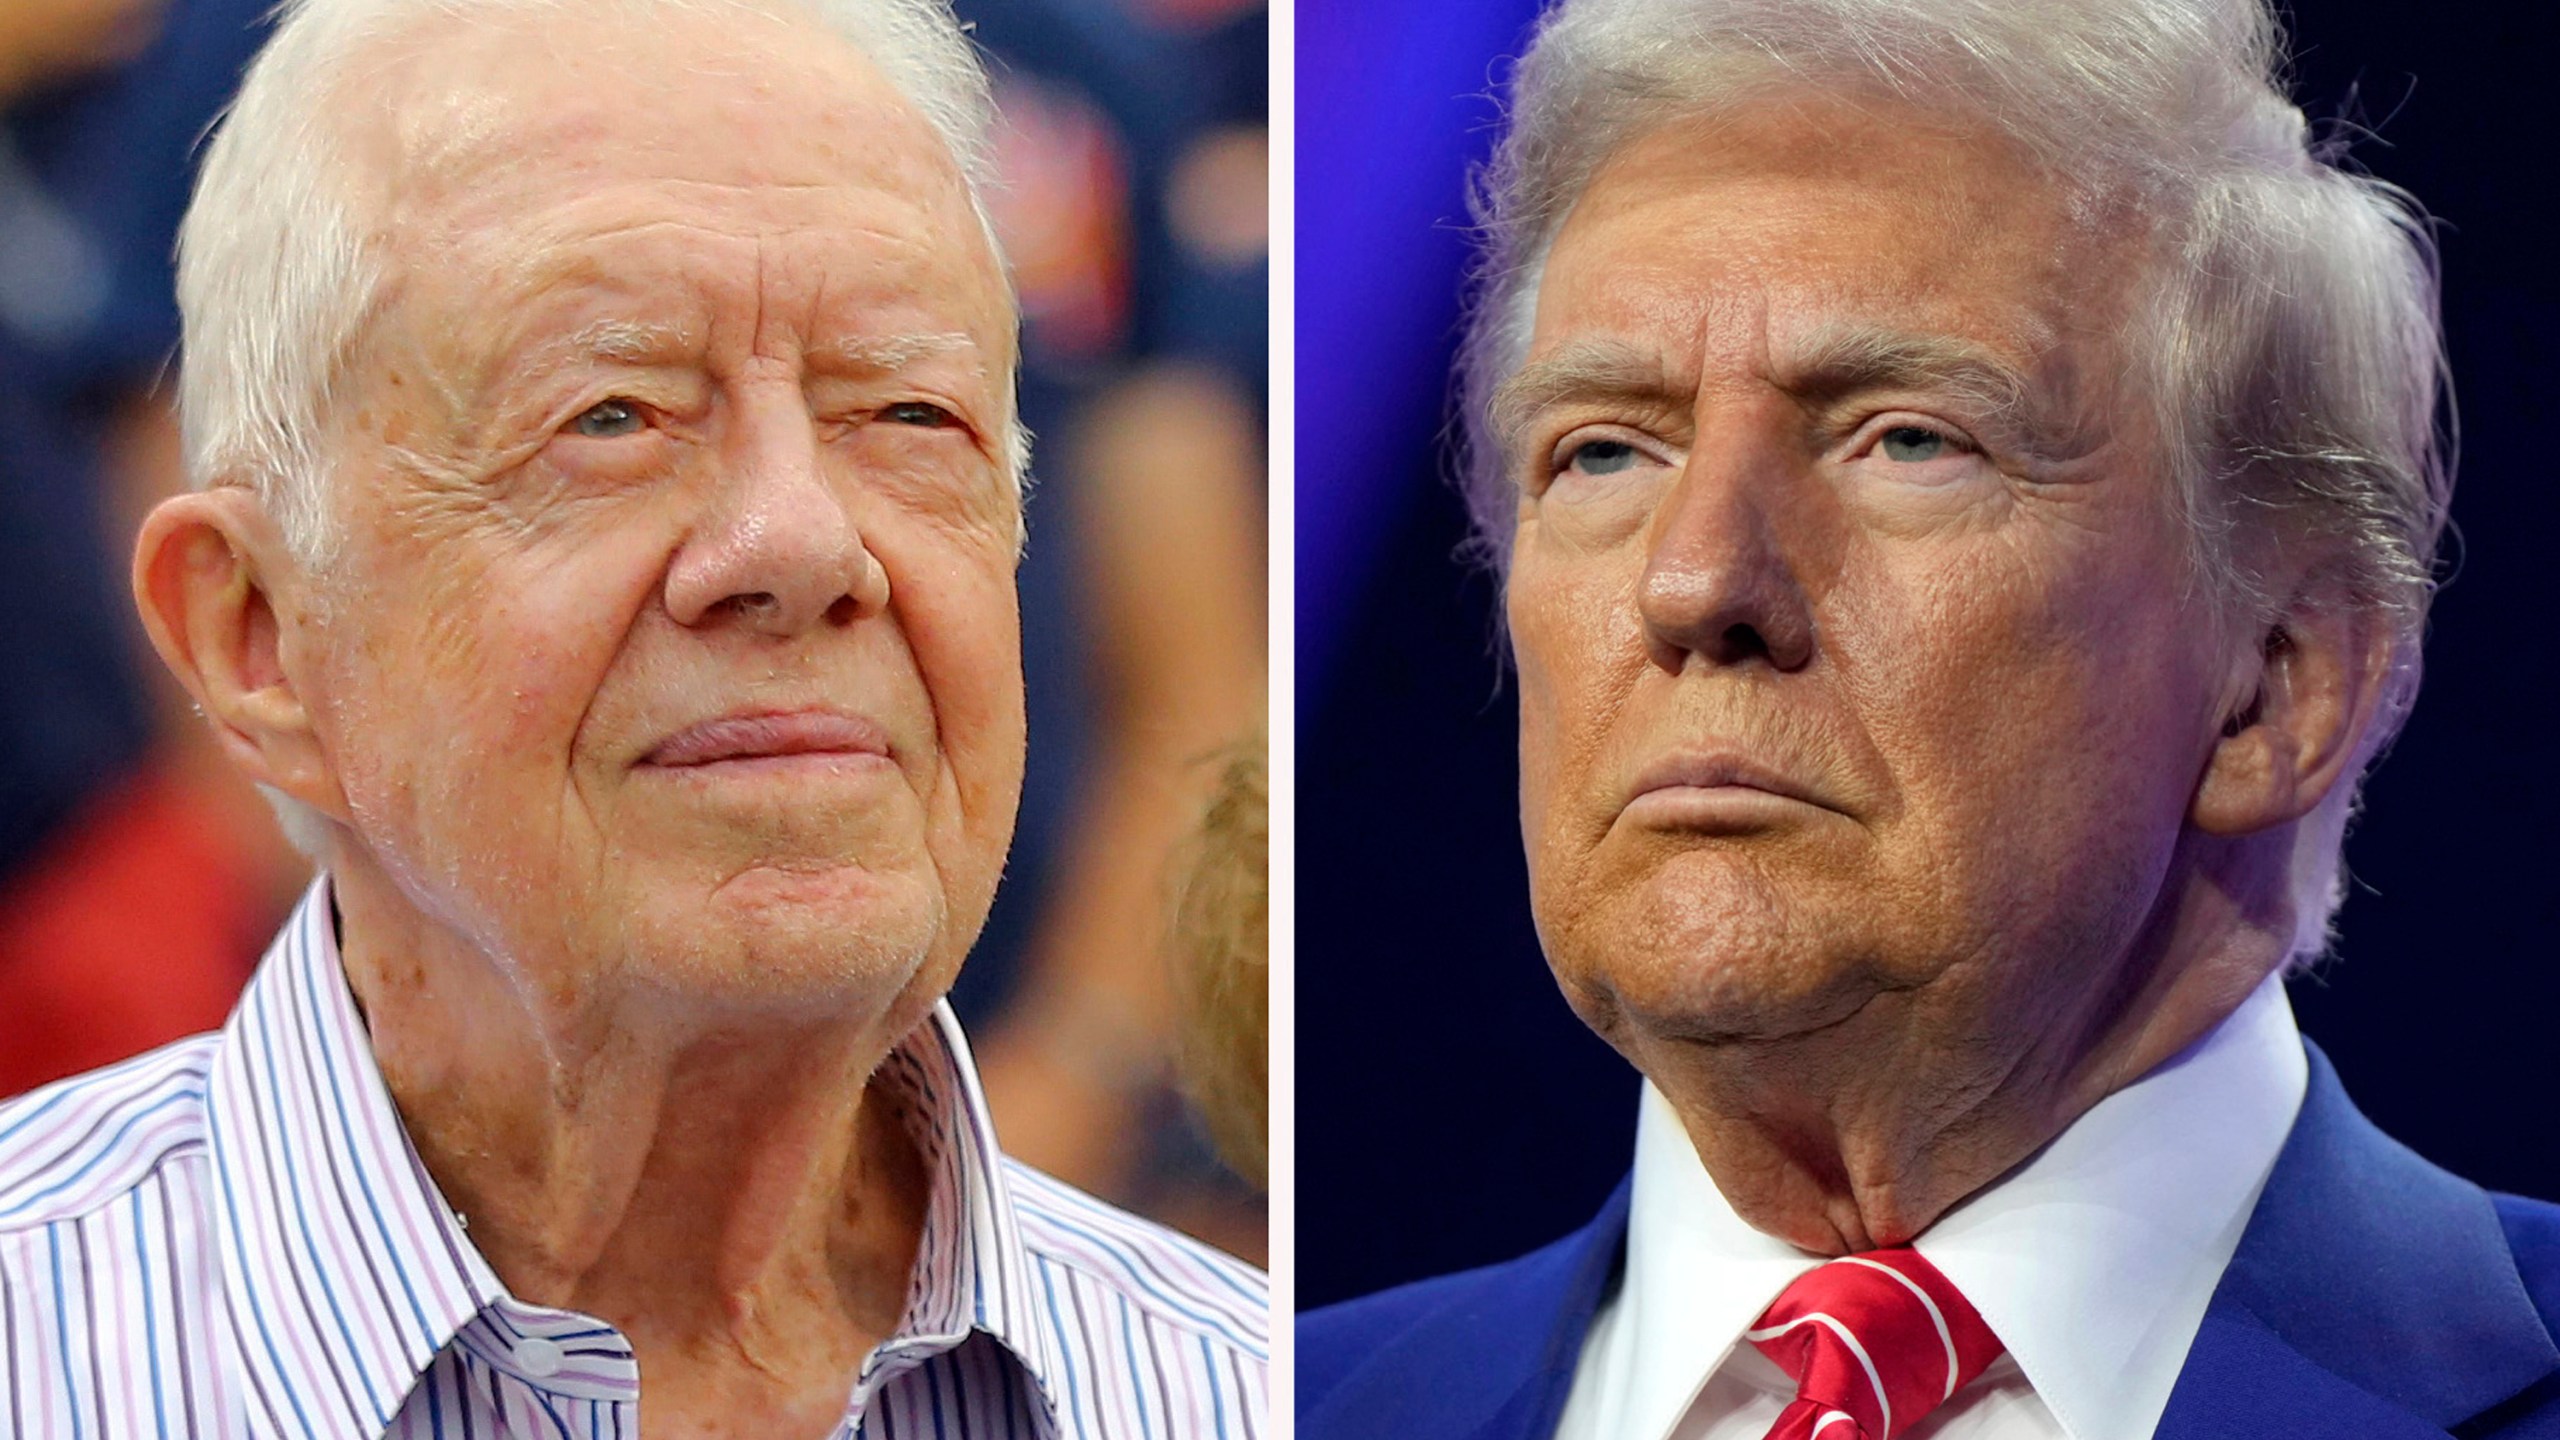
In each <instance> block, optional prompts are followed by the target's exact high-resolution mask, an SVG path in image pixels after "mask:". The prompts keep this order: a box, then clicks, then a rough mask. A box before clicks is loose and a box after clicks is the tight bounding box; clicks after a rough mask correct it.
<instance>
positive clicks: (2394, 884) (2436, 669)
mask: <svg viewBox="0 0 2560 1440" xmlns="http://www.w3.org/2000/svg"><path fill="white" fill-rule="evenodd" d="M1533 8H1534V7H1533V6H1532V5H1531V4H1529V3H1525V0H1305V3H1303V4H1301V5H1300V7H1299V11H1298V55H1299V64H1298V124H1299V141H1298V177H1297V178H1298V216H1299V220H1298V225H1299V247H1300V248H1299V279H1298V316H1297V320H1298V342H1297V353H1298V374H1297V383H1298V392H1297V393H1298V416H1297V425H1298V454H1299V473H1298V476H1297V484H1298V487H1299V488H1298V496H1299V501H1298V504H1299V509H1298V526H1299V544H1298V557H1297V565H1298V590H1299V597H1300V598H1299V641H1298V647H1299V648H1298V657H1297V658H1298V664H1299V696H1300V701H1299V705H1300V711H1299V716H1298V747H1299V761H1298V773H1299V817H1298V823H1299V841H1298V869H1297V876H1298V955H1297V977H1298V978H1297V985H1298V1009H1297V1013H1298V1047H1299V1051H1298V1064H1297V1077H1298V1103H1297V1114H1298V1211H1297V1213H1298V1247H1297V1253H1298V1257H1299V1269H1298V1297H1299V1301H1300V1303H1301V1304H1302V1305H1306V1306H1314V1305H1319V1304H1323V1303H1325V1302H1327V1301H1330V1300H1336V1299H1341V1298H1343V1297H1345V1296H1349V1295H1353V1294H1357V1293H1361V1292H1363V1291H1366V1290H1371V1289H1375V1288H1377V1287H1379V1286H1382V1285H1386V1284H1389V1283H1393V1282H1396V1281H1400V1280H1405V1279H1410V1278H1414V1277H1417V1276H1421V1275H1425V1274H1431V1273H1436V1272H1440V1271H1445V1270H1450V1269H1455V1268H1459V1267H1462V1266H1467V1265H1473V1264H1480V1263H1484V1262H1487V1261H1491V1260H1495V1259H1499V1258H1503V1257H1505V1256H1508V1255H1512V1254H1516V1253H1518V1252H1520V1251H1522V1250H1525V1249H1528V1248H1530V1247H1532V1246H1535V1245H1537V1244H1540V1243H1543V1242H1544V1241H1546V1240H1548V1239H1551V1238H1553V1237H1554V1236H1556V1235H1558V1234H1560V1233H1562V1232H1563V1231H1565V1230H1566V1229H1568V1228H1570V1227H1571V1226H1573V1225H1576V1224H1578V1223H1580V1222H1581V1221H1582V1220H1583V1219H1585V1218H1587V1216H1588V1215H1589V1213H1590V1212H1591V1211H1592V1210H1593V1209H1594V1208H1596V1207H1597V1205H1598V1204H1599V1202H1600V1200H1601V1198H1602V1197H1603V1196H1604V1195H1605V1194H1606V1193H1607V1191H1608V1189H1609V1187H1610V1186H1611V1185H1612V1184H1614V1183H1615V1182H1616V1180H1617V1178H1618V1176H1619V1175H1620V1173H1621V1172H1622V1171H1623V1169H1624V1167H1625V1164H1626V1161H1627V1157H1628V1155H1629V1153H1630V1151H1629V1147H1630V1144H1631V1142H1632V1136H1633V1132H1634V1121H1635V1094H1636V1081H1635V1076H1634V1073H1633V1072H1632V1071H1631V1070H1629V1069H1628V1068H1627V1067H1626V1066H1625V1065H1624V1064H1623V1063H1622V1062H1621V1061H1620V1060H1619V1059H1618V1058H1617V1057H1616V1055H1615V1054H1614V1053H1613V1052H1611V1051H1609V1050H1608V1049H1606V1048H1605V1047H1604V1046H1602V1045H1601V1044H1600V1043H1599V1042H1598V1041H1597V1040H1595V1039H1593V1038H1592V1037H1591V1036H1590V1035H1589V1034H1588V1033H1587V1032H1585V1031H1584V1030H1583V1029H1582V1027H1581V1026H1580V1024H1579V1023H1578V1022H1577V1021H1575V1019H1574V1018H1573V1016H1572V1014H1571V1013H1570V1012H1569V1011H1567V1010H1566V1008H1565V1006H1564V1003H1563V1001H1562V1000H1561V999H1559V998H1558V997H1557V995H1556V993H1555V990H1554V987H1553V984H1552V982H1551V981H1550V980H1549V978H1548V976H1547V973H1546V968H1545V964H1544V962H1543V960H1542V959H1541V958H1540V956H1539V954H1538V951H1537V947H1536V944H1535V941H1534V938H1533V936H1532V933H1531V930H1530V925H1529V915H1528V907H1527V901H1526V897H1525V883H1526V881H1525V875H1524V872H1523V868H1522V862H1521V857H1520V846H1519V838H1518V818H1517V812H1516V809H1515V797H1514V787H1515V784H1516V774H1515V768H1514V767H1515V762H1514V754H1513V715H1514V709H1513V696H1512V694H1511V691H1510V689H1509V688H1508V686H1507V684H1506V683H1505V682H1504V681H1503V679H1502V678H1501V674H1500V671H1499V669H1498V667H1497V666H1496V664H1495V663H1494V659H1493V649H1492V645H1493V630H1492V622H1491V613H1492V603H1493V588H1492V586H1491V584H1490V583H1489V582H1488V581H1487V580H1486V579H1485V578H1483V577H1482V576H1479V575H1473V574H1470V573H1467V572H1465V571H1463V570H1462V569H1461V568H1460V567H1459V566H1458V565H1457V564H1456V563H1455V562H1454V561H1453V560H1452V559H1451V552H1452V550H1453V549H1454V548H1455V547H1456V546H1457V544H1458V543H1459V541H1460V539H1461V538H1462V536H1463V533H1464V531H1463V522H1462V519H1461V516H1460V512H1459V506H1458V502H1457V499H1456V496H1455V494H1454V492H1453V491H1452V490H1451V489H1450V488H1449V486H1448V485H1447V484H1446V483H1445V475H1446V471H1447V465H1448V462H1447V460H1446V458H1445V455H1444V452H1443V450H1442V448H1441V447H1440V444H1439V439H1440V436H1441V433H1442V431H1443V429H1444V426H1445V422H1446V417H1447V398H1446V395H1447V387H1446V380H1445V376H1446V375H1447V371H1448V357H1449V347H1450V341H1451V338H1452V336H1453V333H1454V326H1455V324H1456V306H1455V299H1454V296H1455V291H1456V281H1455V279H1454V273H1455V269H1456V266H1457V265H1458V263H1459V261H1460V259H1461V257H1462V256H1463V255H1464V253H1465V236H1464V234H1463V216H1464V208H1463V205H1462V203H1461V189H1460V174H1461V170H1462V167H1463V165H1464V164H1465V163H1466V161H1467V160H1469V159H1471V158H1473V157H1476V156H1479V155H1481V154H1482V153H1483V151H1484V150H1485V148H1486V147H1487V145H1488V144H1489V142H1490V139H1491V133H1492V127H1493V122H1494V114H1495V112H1494V107H1493V105H1492V104H1491V102H1490V101H1489V100H1488V99H1487V98H1486V97H1487V96H1488V94H1489V93H1490V91H1491V89H1492V87H1493V84H1494V80H1495V77H1496V75H1497V71H1496V70H1495V60H1496V57H1498V56H1501V55H1505V54H1510V53H1515V52H1516V50H1517V47H1518V44H1519V41H1520V38H1521V36H1522V34H1523V32H1524V29H1525V26H1526V23H1527V20H1528V18H1529V16H1530V14H1531V12H1532V10H1533ZM2542 12H2543V7H2541V6H2525V5H2516V6H2512V7H2510V6H2507V5H2502V4H2493V3H2487V0H2481V3H2464V4H2430V5H2410V4H2407V3H2405V0H2389V3H2382V0H2357V3H2327V4H2319V5H2305V6H2304V7H2303V8H2301V9H2300V10H2299V11H2298V12H2297V13H2294V14H2293V15H2292V16H2291V17H2290V28H2291V30H2292V33H2293V35H2294V37H2295V47H2294V48H2295V53H2296V57H2297V60H2296V66H2295V73H2296V76H2297V84H2296V87H2295V93H2296V96H2297V98H2298V99H2299V100H2300V101H2301V102H2302V103H2303V105H2304V108H2305V110H2306V111H2307V112H2308V113H2309V114H2310V115H2311V116H2312V117H2313V118H2314V120H2315V121H2316V120H2323V119H2332V118H2337V117H2341V116H2344V117H2348V118H2352V119H2355V120H2358V121H2359V122H2361V123H2363V124H2365V125H2368V126H2372V127H2375V128H2377V129H2379V131H2380V134H2381V138H2380V141H2379V142H2376V141H2373V140H2367V141H2365V142H2364V143H2362V144H2360V145H2359V146H2358V147H2357V150H2356V153H2357V154H2358V156H2359V157H2360V158H2361V160H2362V162H2363V163H2364V164H2365V165H2366V166H2367V168H2369V169H2371V170H2373V171H2374V172H2375V173H2377V174H2379V175H2381V176H2383V177H2384V178H2386V179H2389V180H2392V181H2394V182H2396V183H2398V184H2401V185H2403V186H2406V187H2407V188H2409V189H2410V190H2412V191H2414V192H2415V193H2416V194H2417V195H2418V196H2419V198H2420V199H2421V200H2422V201H2424V202H2425V204H2426V205H2427V207H2428V209H2429V210H2430V211H2431V212H2433V213H2434V214H2435V215H2437V216H2439V217H2440V218H2441V219H2442V220H2443V221H2444V222H2445V229H2444V232H2443V235H2442V244H2443V253H2444V268H2445V311H2446V328H2447V331H2448V333H2449V336H2450V341H2451V347H2452V354H2453V367H2454V374H2455V384H2456V389H2457V392H2458V395H2459V398H2460V401H2461V416H2462V428H2463V465H2462V471H2461V477H2462V478H2461V482H2460V485H2459V487H2458V489H2457V491H2456V495H2457V499H2456V501H2455V504H2454V518H2455V522H2456V524H2457V525H2458V526H2459V527H2460V531H2461V534H2460V536H2459V538H2458V541H2457V543H2456V545H2455V547H2454V549H2453V550H2452V552H2451V553H2452V554H2453V555H2454V556H2456V557H2458V558H2459V560H2460V573H2459V575H2458V577H2457V578H2456V579H2455V580H2454V582H2453V583H2452V584H2451V585H2450V586H2448V587H2447V588H2446V590H2445V591H2444V593H2443V595H2442V597H2441V598H2440V599H2439V601H2438V603H2437V606H2436V610H2435V621H2434V627H2433V635H2432V638H2431V639H2430V641H2429V643H2428V648H2427V657H2428V658H2427V668H2428V677H2427V684H2426V690H2425V694H2424V698H2423V699H2422V700H2421V701H2420V703H2419V706H2418V710H2417V713H2416V716H2415V718H2414V719H2413V720H2412V722H2411V724H2410V726H2409V729H2408V731H2407V732H2406V734H2405V735H2404V737H2403V738H2402V740H2401V741H2400V743H2399V746H2398V748H2397V750H2396V751H2395V752H2394V753H2393V755H2392V756H2391V757H2390V760H2389V762H2388V763H2387V764H2386V765H2384V766H2383V768H2382V770H2381V771H2380V773H2379V774H2378V775H2377V776H2376V777H2375V779H2374V780H2373V782H2372V784H2371V786H2370V788H2369V790H2368V799H2369V805H2368V810H2367V819H2366V821H2365V822H2364V823H2363V825H2362V826H2361V827H2360V828H2359V829H2358V830H2357V831H2356V833H2355V834H2354V836H2353V838H2352V839H2351V840H2350V842H2349V845H2348V850H2347V854H2348V859H2349V863H2350V865H2351V867H2352V869H2353V872H2354V874H2355V877H2356V880H2357V885H2356V891H2355V894H2354V897H2353V898H2352V899H2351V900H2350V901H2349V902H2348V904H2347V907H2346V910H2345V912H2344V914H2343V917H2342V924H2343V927H2344V936H2345V938H2344V941H2343V944H2342V945H2341V947H2340V954H2339V958H2338V959H2337V960H2335V961H2333V962H2331V964H2330V965H2329V966H2327V967H2326V968H2325V969H2324V970H2323V971H2322V972H2321V974H2320V975H2319V976H2317V977H2315V978H2312V979H2308V980H2299V981H2296V982H2295V983H2294V986H2293V995H2294V1004H2295V1007H2296V1010H2297V1013H2298V1014H2299V1015H2300V1017H2301V1019H2302V1023H2303V1027H2304V1029H2305V1030H2306V1031H2307V1032H2308V1033H2310V1034H2311V1035H2312V1036H2313V1037H2314V1038H2315V1039H2317V1040H2318V1041H2319V1042H2320V1043H2321V1044H2322V1045H2323V1046H2324V1047H2326V1049H2327V1050H2328V1052H2329V1054H2330V1055H2331V1057H2332V1058H2334V1059H2335V1060H2336V1061H2337V1064H2338V1068H2339V1070H2340V1072H2341V1074H2342V1075H2343V1076H2344V1077H2345V1079H2346V1081H2347V1084H2348V1087H2349V1089H2350V1090H2351V1091H2352V1092H2353V1094H2354V1095H2355V1096H2356V1098H2357V1100H2358V1102H2359V1103H2360V1104H2361V1105H2362V1106H2363V1107H2364V1109H2365V1110H2366V1112H2367V1113H2368V1114H2370V1115H2372V1116H2373V1117H2374V1119H2375V1120H2377V1121H2378V1122H2379V1123H2380V1124H2382V1125H2383V1127H2384V1128H2386V1129H2388V1130H2390V1131H2391V1132H2393V1133H2394V1134H2396V1135H2398V1136H2400V1137H2401V1138H2402V1139H2403V1140H2405V1141H2407V1142H2408V1143H2410V1144H2411V1145H2413V1146H2415V1147H2416V1148H2417V1149H2418V1150H2419V1151H2420V1152H2421V1153H2423V1154H2425V1155H2426V1156H2428V1157H2429V1158H2430V1159H2433V1160H2435V1161H2437V1162H2438V1163H2440V1164H2443V1165H2446V1166H2448V1167H2450V1168H2452V1169H2454V1170H2457V1171H2459V1172H2461V1173H2463V1174H2466V1175H2468V1176H2470V1177H2472V1178H2474V1179H2476V1180H2479V1181H2482V1182H2483V1183H2486V1184H2490V1185H2492V1186H2495V1187H2498V1188H2503V1189H2511V1190H2519V1191H2523V1192H2526V1193H2530V1194H2536V1195H2540V1196H2544V1197H2560V1121H2555V1119H2554V1110H2555V1102H2560V1045H2555V1043H2554V1035H2553V1028H2554V1017H2555V1015H2560V951H2555V947H2554V944H2553V939H2554V933H2555V922H2560V899H2555V897H2560V883H2555V881H2554V878H2553V871H2554V869H2555V865H2560V839H2556V838H2555V836H2554V834H2553V824H2552V817H2553V816H2554V815H2555V813H2560V808H2556V807H2560V781H2556V780H2555V777H2554V775H2553V761H2554V756H2555V737H2554V734H2553V729H2554V721H2555V718H2556V717H2555V707H2554V704H2553V683H2552V682H2553V678H2554V677H2553V669H2554V651H2555V644H2554V633H2553V632H2554V619H2553V617H2554V615H2555V613H2560V557H2555V555H2554V544H2555V538H2556V537H2555V531H2560V526H2556V525H2555V521H2560V485H2555V483H2554V481H2553V477H2552V473H2551V472H2552V470H2553V468H2554V461H2555V459H2560V434H2555V428H2554V420H2553V407H2552V406H2551V405H2550V404H2549V401H2548V397H2549V396H2550V395H2551V394H2552V392H2553V389H2554V387H2555V386H2560V268H2555V267H2560V245H2555V244H2554V236H2553V232H2552V229H2551V220H2552V214H2553V207H2552V206H2551V204H2550V202H2549V199H2548V197H2549V195H2550V194H2551V191H2552V185H2553V181H2552V178H2551V167H2550V165H2549V163H2548V161H2547V159H2546V158H2544V154H2543V152H2544V150H2545V147H2544V146H2543V144H2542V143H2541V142H2540V139H2539V137H2540V136H2541V135H2542V134H2543V133H2544V132H2545V130H2546V129H2547V125H2548V121H2547V114H2548V110H2549V106H2550V95H2551V88H2550V83H2549V66H2550V63H2551V58H2552V55H2553V53H2554V41H2555V40H2560V23H2555V22H2554V21H2553V20H2551V19H2547V18H2542Z"/></svg>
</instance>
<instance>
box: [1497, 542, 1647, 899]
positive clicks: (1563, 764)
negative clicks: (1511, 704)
mask: <svg viewBox="0 0 2560 1440" xmlns="http://www.w3.org/2000/svg"><path fill="white" fill-rule="evenodd" d="M1626 570H1627V567H1624V566H1614V567H1613V566H1610V565H1607V564H1605V563H1602V562H1601V561H1600V560H1597V559H1586V560H1581V561H1577V562H1575V563H1571V564H1565V563H1559V562H1557V561H1556V560H1555V559H1553V558H1552V557H1527V556H1524V557H1522V558H1521V559H1520V561H1519V563H1518V564H1517V566H1516V568H1515V569H1514V571H1513V573H1512V575H1511V577H1510V584H1509V588H1508V590H1507V592H1506V596H1505V603H1506V615H1507V618H1508V621H1509V625H1510V629H1511V642H1512V659H1513V664H1514V666H1515V667H1516V669H1517V671H1518V676H1519V686H1520V821H1521V828H1522V833H1523V834H1524V836H1525V837H1526V838H1527V840H1528V842H1529V843H1528V848H1529V863H1530V866H1531V869H1532V871H1533V873H1534V872H1536V871H1537V870H1538V869H1539V868H1540V867H1541V862H1542V860H1543V859H1546V858H1549V857H1547V856H1545V855H1544V854H1543V853H1542V852H1545V851H1548V850H1550V849H1555V850H1565V849H1571V848H1575V843H1576V842H1574V841H1572V840H1571V839H1569V836H1574V835H1580V834H1581V833H1582V831H1583V830H1584V829H1585V828H1587V827H1586V826H1585V825H1584V824H1583V823H1582V818H1583V817H1582V813H1581V807H1580V806H1578V805H1576V804H1575V798H1576V797H1577V796H1579V795H1581V794H1582V793H1583V792H1584V791H1585V790H1586V789H1587V788H1588V787H1589V786H1590V784H1591V783H1592V778H1593V777H1592V774H1591V771H1592V769H1593V766H1594V764H1595V762H1596V760H1597V758H1598V757H1599V756H1600V755H1601V754H1602V753H1603V751H1604V748H1605V746H1604V742H1605V740H1606V738H1607V735H1608V732H1609V728H1610V725H1611V723H1612V721H1613V719H1614V718H1615V717H1616V715H1617V714H1618V713H1619V711H1620V710H1621V709H1622V708H1623V707H1624V705H1625V704H1626V702H1627V700H1628V698H1629V695H1630V694H1631V692H1632V690H1633V688H1634V686H1635V685H1636V684H1637V683H1639V681H1640V680H1641V673H1642V670H1643V668H1644V666H1645V665H1646V664H1647V663H1649V662H1647V661H1646V659H1645V658H1644V642H1643V637H1642V635H1641V634H1640V633H1639V630H1638V627H1637V626H1636V623H1635V619H1634V616H1635V606H1634V597H1633V589H1632V587H1633V580H1632V579H1631V578H1630V575H1629V574H1628V573H1625V572H1626ZM1552 858H1554V859H1557V860H1559V861H1561V860H1562V859H1563V858H1564V857H1563V856H1562V855H1561V854H1558V855H1556V856H1554V857H1552Z"/></svg>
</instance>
